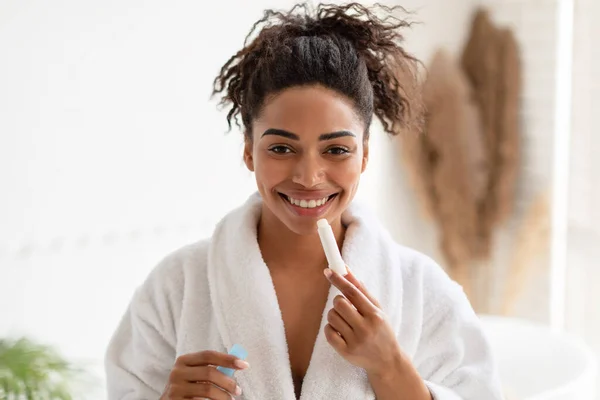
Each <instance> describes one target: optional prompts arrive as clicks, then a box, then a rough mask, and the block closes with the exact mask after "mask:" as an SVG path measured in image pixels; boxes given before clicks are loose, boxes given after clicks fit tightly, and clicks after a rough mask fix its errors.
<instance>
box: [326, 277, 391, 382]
mask: <svg viewBox="0 0 600 400" xmlns="http://www.w3.org/2000/svg"><path fill="white" fill-rule="evenodd" d="M324 272H325V276H326V277H327V279H328V280H329V281H330V282H331V284H332V285H334V286H335V287H337V288H338V289H339V290H340V291H341V292H342V294H343V296H340V295H338V296H336V297H335V299H334V301H333V308H332V309H331V310H330V311H329V313H328V314H327V322H328V324H327V325H326V326H325V336H326V337H327V341H328V342H329V344H331V346H333V348H334V349H335V350H336V351H337V352H338V353H339V354H340V355H341V356H342V357H344V358H345V359H346V360H347V361H348V362H350V363H351V364H353V365H356V366H358V367H361V368H363V369H365V371H366V372H367V374H369V375H374V376H377V375H382V374H384V373H385V372H387V371H389V370H390V369H393V368H395V367H396V366H397V365H398V364H399V363H400V362H401V360H402V351H401V349H400V346H399V344H398V341H397V340H396V335H395V334H394V331H393V329H392V327H391V326H390V324H389V322H388V320H387V317H386V315H385V314H384V312H383V311H382V310H381V306H380V305H379V302H378V301H377V299H375V298H374V297H373V296H372V295H371V294H369V292H368V291H367V289H366V288H365V287H364V285H363V284H362V283H361V282H359V281H358V279H356V277H355V276H354V275H353V274H352V271H350V269H349V268H348V274H347V275H346V276H341V275H339V274H337V273H336V272H334V271H333V270H331V269H329V268H327V269H325V271H324Z"/></svg>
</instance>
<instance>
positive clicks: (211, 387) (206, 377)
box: [161, 351, 249, 400]
mask: <svg viewBox="0 0 600 400" xmlns="http://www.w3.org/2000/svg"><path fill="white" fill-rule="evenodd" d="M217 367H225V368H232V369H236V370H242V369H246V368H248V367H249V365H248V363H247V362H245V361H243V360H241V359H239V358H237V357H235V356H232V355H230V354H225V353H218V352H216V351H202V352H199V353H191V354H185V355H182V356H180V357H178V358H177V360H176V361H175V365H174V366H173V369H172V371H171V374H170V375H169V382H168V383H167V387H166V388H165V392H164V394H163V396H162V397H161V400H180V399H191V398H203V399H210V400H231V399H232V398H233V396H239V395H240V394H241V393H242V391H241V389H240V387H239V386H238V385H237V383H236V382H235V380H233V379H232V378H230V377H229V376H227V375H225V374H224V373H222V372H221V371H219V370H217Z"/></svg>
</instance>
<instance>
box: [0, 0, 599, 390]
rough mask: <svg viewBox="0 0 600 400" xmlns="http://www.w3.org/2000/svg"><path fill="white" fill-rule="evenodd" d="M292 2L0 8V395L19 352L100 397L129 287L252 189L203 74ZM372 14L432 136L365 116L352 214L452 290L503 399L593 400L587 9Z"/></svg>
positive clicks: (589, 2)
mask: <svg viewBox="0 0 600 400" xmlns="http://www.w3.org/2000/svg"><path fill="white" fill-rule="evenodd" d="M293 3H295V2H294V1H290V0H270V1H269V0H254V1H252V2H250V1H243V0H225V1H198V0H195V1H191V0H179V1H171V2H166V1H148V0H146V1H140V0H119V1H113V0H104V1H75V0H55V1H53V2H45V1H40V0H0V383H2V379H5V380H8V378H6V376H8V375H7V374H8V373H7V372H6V371H7V370H8V367H7V365H8V364H9V363H8V361H6V360H7V358H6V357H7V356H6V354H7V352H9V351H10V350H11V349H13V351H14V347H15V346H18V343H20V344H21V345H23V342H18V341H16V340H17V339H18V338H22V337H25V338H27V340H28V342H27V343H28V345H30V346H32V347H33V348H36V347H35V346H38V345H43V346H45V345H48V346H52V347H53V348H54V349H56V351H57V352H58V353H59V355H60V356H61V357H62V358H64V360H65V361H66V362H67V364H68V363H74V364H76V365H85V368H86V370H87V371H89V372H90V373H91V374H92V375H93V376H94V377H95V380H94V382H89V383H86V384H85V388H84V390H83V394H82V395H81V398H85V399H102V398H105V394H104V391H103V387H102V379H103V370H102V358H103V355H104V350H105V348H106V345H107V343H108V340H109V338H110V336H111V334H112V332H113V331H114V329H115V327H116V325H117V324H118V322H119V320H120V318H121V316H122V314H123V313H124V311H125V308H126V307H127V304H128V302H129V300H130V298H131V296H132V295H133V291H134V290H135V288H136V287H137V286H138V285H139V284H141V282H142V281H143V280H144V278H145V277H146V275H147V274H148V273H149V271H150V270H151V269H152V268H153V267H154V266H155V265H156V264H157V262H158V261H160V259H161V258H162V257H164V256H165V255H166V254H167V253H169V252H171V251H173V250H175V249H177V248H179V247H181V246H182V245H185V244H187V243H189V242H192V241H196V240H198V239H200V238H203V237H206V236H209V235H210V234H211V231H212V229H213V227H214V225H215V223H216V222H218V221H219V219H220V218H221V217H222V216H223V215H224V214H226V213H227V212H228V211H229V210H230V209H232V208H233V207H236V206H238V205H239V204H240V203H241V202H243V201H244V200H245V199H246V197H247V196H248V195H249V194H251V193H252V192H253V191H254V190H255V184H254V178H253V176H252V175H251V174H250V173H249V172H248V171H247V170H246V168H245V167H244V165H243V164H242V158H241V152H242V136H241V134H240V133H239V132H238V131H236V130H235V129H234V130H233V131H232V132H231V133H229V134H226V133H225V132H226V129H227V125H226V121H225V112H222V111H219V110H218V109H217V108H216V102H215V101H212V100H210V93H211V86H212V81H213V79H214V77H215V75H216V74H217V72H218V70H219V68H220V67H221V65H222V64H223V63H224V62H225V61H226V60H227V59H228V58H229V57H230V56H231V55H232V54H234V53H235V52H236V51H237V50H238V49H240V48H241V47H242V45H243V40H244V37H245V35H246V34H247V32H248V30H249V29H250V27H251V25H252V24H253V22H254V21H255V20H257V19H258V18H260V17H261V15H262V11H263V10H264V9H265V8H283V9H287V8H289V7H290V6H291V5H292V4H293ZM365 4H367V3H365ZM385 4H389V5H395V4H398V5H401V6H403V7H405V8H406V9H407V10H409V11H410V12H411V14H410V15H408V18H409V19H411V20H413V21H415V22H418V24H415V25H414V26H413V28H412V29H411V30H410V31H407V32H406V47H407V48H408V49H409V51H411V52H412V53H413V54H414V55H416V56H417V57H418V58H420V59H421V60H422V61H423V63H424V65H425V66H426V67H427V68H428V70H429V71H430V74H431V75H430V76H431V77H430V78H429V75H428V78H427V79H425V80H424V85H425V86H424V93H425V101H426V104H428V105H429V106H430V110H429V113H428V120H427V121H428V124H427V126H426V132H425V134H426V135H429V136H428V137H430V138H434V139H426V140H423V139H415V137H408V136H406V137H405V136H400V137H397V138H394V139H391V138H389V137H386V136H385V135H384V133H383V130H382V129H381V127H380V126H379V125H378V124H377V123H376V124H375V125H374V126H373V131H372V132H373V133H372V135H371V137H372V139H371V157H370V165H369V168H368V170H367V172H365V174H364V175H363V180H362V182H361V187H360V189H359V193H358V195H357V196H358V199H359V200H360V201H363V202H366V203H367V204H369V205H370V206H372V208H373V209H374V210H376V212H377V213H378V214H379V216H380V217H381V220H382V221H383V222H384V224H385V225H386V226H387V228H388V229H389V230H390V232H391V233H392V234H393V236H394V237H395V238H396V239H397V241H398V242H400V243H402V244H405V245H407V246H410V247H413V248H416V249H418V250H420V251H423V252H425V253H427V254H429V255H431V256H432V257H434V258H435V259H436V260H438V261H439V262H440V264H442V265H443V266H444V267H445V268H446V269H447V270H448V272H449V273H450V274H451V275H452V276H453V277H455V278H456V279H457V280H459V281H460V283H461V284H463V286H464V287H465V290H466V291H467V293H468V295H469V298H470V299H471V302H472V304H473V306H474V308H475V310H476V311H477V312H478V313H479V314H480V315H481V317H482V321H483V322H484V326H485V328H486V329H487V330H488V332H489V334H490V338H491V340H492V343H493V346H494V347H495V348H496V350H497V354H498V360H499V364H500V368H501V373H502V377H503V385H504V386H505V389H506V393H507V398H512V399H599V398H600V397H598V396H596V395H595V394H594V393H595V391H594V384H595V383H597V382H598V376H597V369H596V363H597V360H598V359H599V357H600V265H598V260H600V209H599V207H598V206H597V205H598V204H600V157H598V156H597V154H600V135H598V133H596V134H594V133H593V132H596V131H597V129H598V128H599V127H600V119H597V118H596V117H598V112H600V108H599V107H598V104H597V102H598V100H597V99H598V97H599V95H600V58H599V57H598V56H599V54H598V50H597V46H595V47H596V48H594V46H592V38H598V37H600V26H599V25H598V24H597V23H596V24H594V22H595V21H597V20H598V19H599V18H600V2H598V1H595V0H564V1H561V0H403V1H397V2H386V3H385ZM398 16H399V17H406V16H407V15H406V14H403V13H401V12H398ZM439 104H453V105H454V106H455V108H453V109H452V110H451V111H449V109H448V108H444V107H439ZM594 110H596V111H595V112H594ZM594 114H596V117H594ZM444 149H445V150H444ZM448 149H453V150H448ZM444 151H446V152H447V155H448V157H447V158H444V157H443V154H444ZM427 154H429V155H431V154H435V155H436V157H437V158H436V159H441V160H443V161H444V162H440V163H438V164H435V163H432V162H431V157H429V158H428V157H426V155H427ZM456 160H458V161H456ZM442 166H443V168H442ZM453 174H454V175H453ZM440 181H442V184H441V183H440ZM482 182H483V183H482ZM490 182H491V183H490ZM423 183H425V184H423ZM465 193H466V194H465ZM436 198H437V199H438V202H437V203H436V201H435V200H434V199H436ZM439 199H441V200H439ZM445 199H448V201H447V202H446V201H445ZM486 210H487V211H486ZM489 210H492V211H489ZM490 213H491V214H493V215H491V214H490ZM482 232H483V234H482ZM482 235H483V236H485V240H482V239H481V236H482ZM15 343H17V344H15ZM11 346H12V347H11ZM25 347H27V346H25ZM38 350H39V351H40V352H41V353H40V354H42V353H43V354H46V355H48V354H49V351H47V352H45V353H44V351H42V350H43V349H42V350H40V349H38ZM3 352H4V353H3ZM30 353H31V352H30ZM50 355H52V354H50ZM54 355H55V356H57V357H58V356H59V355H56V354H54ZM3 357H4V358H3ZM3 359H4V362H5V365H4V366H3V365H2V362H3V361H2V360H3ZM50 364H52V363H50V362H49V365H50ZM52 365H55V364H52ZM52 365H50V367H49V368H54V367H52ZM59 369H60V368H59ZM3 371H4V372H3ZM59 372H60V371H59ZM3 374H4V375H3ZM6 387H8V386H6ZM6 387H5V388H4V390H5V391H6V390H7V389H6ZM2 390H3V389H2V387H1V386H0V398H3V396H4V397H9V396H8V394H7V393H8V392H7V391H6V392H5V393H4V394H2V392H1V391H2ZM59 394H60V393H59ZM56 398H66V397H60V396H59V395H57V397H56Z"/></svg>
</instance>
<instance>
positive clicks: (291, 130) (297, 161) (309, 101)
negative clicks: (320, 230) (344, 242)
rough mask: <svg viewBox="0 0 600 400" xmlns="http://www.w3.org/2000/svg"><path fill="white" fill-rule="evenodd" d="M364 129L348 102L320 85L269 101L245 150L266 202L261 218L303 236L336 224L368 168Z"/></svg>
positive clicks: (293, 89) (247, 163)
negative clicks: (322, 224)
mask: <svg viewBox="0 0 600 400" xmlns="http://www.w3.org/2000/svg"><path fill="white" fill-rule="evenodd" d="M364 130H365V125H364V122H363V121H361V120H360V118H359V117H358V115H357V114H356V112H355V111H354V109H353V108H352V105H351V103H350V101H349V100H347V99H345V98H344V97H342V96H341V95H339V94H337V93H336V92H333V91H331V90H329V89H326V88H323V87H321V86H304V87H294V88H289V89H286V90H284V91H282V92H281V93H279V94H277V95H276V96H274V97H272V98H269V99H268V100H267V102H266V104H265V106H264V108H263V111H262V113H261V115H260V117H259V118H257V119H256V120H255V121H254V122H253V124H252V131H253V141H252V142H250V141H248V140H247V141H246V146H245V150H244V161H245V163H246V165H247V166H248V169H250V170H251V171H254V173H255V176H256V183H257V185H258V191H259V192H260V194H261V196H262V198H263V202H264V207H263V218H265V217H266V218H268V220H274V221H280V222H281V223H283V224H284V225H285V226H286V227H287V228H289V229H290V230H291V231H293V232H295V233H297V234H301V235H302V234H314V233H315V229H316V228H315V225H316V222H317V220H319V219H321V218H326V219H327V220H328V221H329V223H336V222H338V221H339V219H340V217H341V214H342V212H343V211H344V210H345V209H346V207H347V206H348V204H349V203H350V202H351V201H352V199H353V198H354V195H355V193H356V190H357V188H358V182H359V180H360V175H361V173H362V172H363V171H364V170H365V167H366V165H367V157H368V146H367V144H366V143H364V141H363V132H364ZM265 213H267V215H265ZM272 217H276V218H272Z"/></svg>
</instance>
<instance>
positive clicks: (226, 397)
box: [183, 382, 232, 400]
mask: <svg viewBox="0 0 600 400" xmlns="http://www.w3.org/2000/svg"><path fill="white" fill-rule="evenodd" d="M183 398H184V399H198V398H200V399H209V400H232V395H231V394H229V393H227V392H225V391H223V390H222V389H220V388H218V387H216V386H215V385H213V384H211V383H208V382H207V383H191V384H190V385H189V386H187V387H186V388H185V390H184V391H183Z"/></svg>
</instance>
